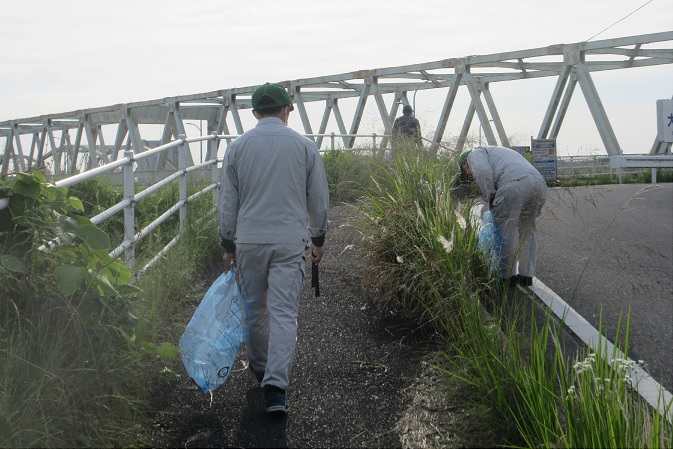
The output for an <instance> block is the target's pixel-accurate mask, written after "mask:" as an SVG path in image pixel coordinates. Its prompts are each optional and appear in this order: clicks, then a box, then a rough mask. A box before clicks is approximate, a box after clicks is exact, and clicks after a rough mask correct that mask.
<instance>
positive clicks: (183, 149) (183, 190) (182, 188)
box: [178, 134, 188, 234]
mask: <svg viewBox="0 0 673 449" xmlns="http://www.w3.org/2000/svg"><path fill="white" fill-rule="evenodd" d="M186 138H187V136H186V135H184V134H180V135H179V136H178V139H180V140H182V143H181V144H180V146H178V170H179V171H180V173H181V175H180V184H179V186H178V188H179V194H180V201H181V202H182V206H180V234H184V233H185V232H186V225H187V173H185V170H186V169H187V148H188V146H187V144H186V143H185V139H186Z"/></svg>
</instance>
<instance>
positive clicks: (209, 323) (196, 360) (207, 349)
mask: <svg viewBox="0 0 673 449" xmlns="http://www.w3.org/2000/svg"><path fill="white" fill-rule="evenodd" d="M245 338H246V332H245V329H244V320H243V309H242V307H241V298H240V295H239V292H238V286H237V284H236V277H235V275H234V269H233V264H232V266H231V268H230V269H229V271H227V272H226V273H222V274H221V275H220V277H218V278H217V280H215V282H214V283H213V285H212V286H211V287H210V288H209V289H208V291H207V292H206V295H205V296H204V297H203V299H202V300H201V303H200V304H199V306H198V307H197V308H196V311H195V312H194V315H193V316H192V319H191V320H190V321H189V324H187V328H186V329H185V331H184V333H183V334H182V337H181V338H180V344H179V347H180V357H181V358H182V363H183V364H184V366H185V369H186V370H187V373H188V374H189V377H190V378H191V379H192V380H193V381H194V383H196V384H197V385H198V386H199V388H201V390H202V391H203V392H204V393H208V392H212V391H214V390H215V389H216V388H218V387H219V386H220V385H222V384H223V383H224V382H225V381H226V380H227V378H228V377H229V374H230V373H231V370H232V368H233V366H234V362H235V361H236V356H237V355H238V350H239V348H240V346H241V343H242V342H243V341H244V340H245Z"/></svg>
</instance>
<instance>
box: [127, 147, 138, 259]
mask: <svg viewBox="0 0 673 449" xmlns="http://www.w3.org/2000/svg"><path fill="white" fill-rule="evenodd" d="M124 157H125V158H126V159H128V163H127V164H126V165H124V198H126V199H128V200H129V205H128V206H127V207H125V208H124V243H126V244H127V248H126V249H125V250H124V257H125V264H126V267H127V268H133V266H134V265H135V264H136V249H135V244H134V239H135V232H136V226H135V199H134V196H135V171H134V164H135V161H134V158H133V151H124Z"/></svg>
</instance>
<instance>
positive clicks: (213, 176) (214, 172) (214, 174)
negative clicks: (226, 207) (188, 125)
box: [210, 133, 226, 210]
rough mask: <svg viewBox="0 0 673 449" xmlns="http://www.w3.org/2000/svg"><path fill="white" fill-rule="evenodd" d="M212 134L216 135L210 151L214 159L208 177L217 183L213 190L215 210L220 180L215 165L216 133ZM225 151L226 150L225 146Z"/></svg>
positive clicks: (218, 171)
mask: <svg viewBox="0 0 673 449" xmlns="http://www.w3.org/2000/svg"><path fill="white" fill-rule="evenodd" d="M213 135H214V136H216V137H215V140H214V141H213V142H214V143H213V152H212V153H210V154H211V157H212V158H213V159H214V161H213V167H212V169H211V178H210V179H211V180H212V182H213V184H217V185H218V188H217V189H214V190H213V206H214V207H215V210H217V205H218V203H219V201H218V195H219V192H220V188H219V184H218V183H219V182H220V170H219V169H218V167H217V148H218V142H219V140H218V138H217V133H213ZM225 151H226V147H225Z"/></svg>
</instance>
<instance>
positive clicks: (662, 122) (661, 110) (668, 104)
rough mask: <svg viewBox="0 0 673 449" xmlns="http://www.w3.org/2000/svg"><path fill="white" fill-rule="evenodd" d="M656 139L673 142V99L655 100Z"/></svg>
mask: <svg viewBox="0 0 673 449" xmlns="http://www.w3.org/2000/svg"><path fill="white" fill-rule="evenodd" d="M657 141H659V142H667V143H668V142H673V100H657Z"/></svg>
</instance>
